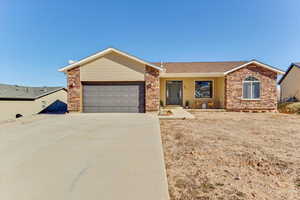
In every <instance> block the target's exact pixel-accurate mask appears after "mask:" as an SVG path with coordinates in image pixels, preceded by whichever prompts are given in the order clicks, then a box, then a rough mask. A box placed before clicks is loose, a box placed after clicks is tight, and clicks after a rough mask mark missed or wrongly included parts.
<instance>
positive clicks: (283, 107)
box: [278, 102, 300, 114]
mask: <svg viewBox="0 0 300 200" xmlns="http://www.w3.org/2000/svg"><path fill="white" fill-rule="evenodd" d="M278 111H279V112H281V113H290V114H292V113H297V114H300V102H285V103H279V104H278Z"/></svg>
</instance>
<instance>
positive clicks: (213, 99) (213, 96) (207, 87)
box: [160, 76, 225, 109]
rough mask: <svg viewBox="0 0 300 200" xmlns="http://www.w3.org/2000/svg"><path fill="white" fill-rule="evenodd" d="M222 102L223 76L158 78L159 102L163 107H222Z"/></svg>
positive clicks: (223, 99)
mask: <svg viewBox="0 0 300 200" xmlns="http://www.w3.org/2000/svg"><path fill="white" fill-rule="evenodd" d="M224 102H225V78H224V76H218V77H161V78H160V104H161V106H163V107H173V106H175V107H176V106H182V107H185V108H192V109H223V108H225V103H224Z"/></svg>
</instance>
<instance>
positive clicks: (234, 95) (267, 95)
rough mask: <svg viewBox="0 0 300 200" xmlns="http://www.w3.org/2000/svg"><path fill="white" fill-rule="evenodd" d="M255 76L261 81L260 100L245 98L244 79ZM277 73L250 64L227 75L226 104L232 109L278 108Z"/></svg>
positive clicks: (273, 109) (271, 109)
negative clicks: (243, 97)
mask: <svg viewBox="0 0 300 200" xmlns="http://www.w3.org/2000/svg"><path fill="white" fill-rule="evenodd" d="M248 76H253V77H255V78H257V79H258V80H259V81H260V100H243V99H242V96H243V94H242V92H243V89H242V88H243V80H244V79H245V78H247V77H248ZM276 80H277V73H276V72H273V71H271V70H268V69H266V68H263V67H260V66H256V65H253V64H252V65H249V66H247V67H244V68H241V69H239V70H236V71H234V72H232V73H230V74H228V75H227V76H226V77H225V106H226V109H227V110H231V111H247V110H258V111H259V110H264V111H276V110H277V92H276V90H277V89H276Z"/></svg>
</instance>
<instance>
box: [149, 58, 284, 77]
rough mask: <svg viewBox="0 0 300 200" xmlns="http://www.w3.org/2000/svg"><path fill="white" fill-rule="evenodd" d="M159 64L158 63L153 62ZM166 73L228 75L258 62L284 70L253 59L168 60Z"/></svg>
mask: <svg viewBox="0 0 300 200" xmlns="http://www.w3.org/2000/svg"><path fill="white" fill-rule="evenodd" d="M153 64H155V65H158V63H153ZM162 64H163V68H164V69H165V71H164V72H165V73H166V74H169V73H170V74H176V73H180V74H187V73H197V74H201V73H202V74H207V75H209V74H212V75H217V74H219V75H226V74H229V73H231V72H233V71H236V70H238V69H240V68H243V67H245V66H247V65H250V64H256V65H259V66H261V67H264V68H267V69H269V70H271V71H274V72H276V73H279V74H283V73H284V72H283V71H282V70H280V69H277V68H275V67H272V66H269V65H266V64H264V63H262V62H259V61H256V60H251V61H233V62H166V63H162Z"/></svg>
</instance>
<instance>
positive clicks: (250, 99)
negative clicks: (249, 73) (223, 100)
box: [241, 77, 261, 101]
mask: <svg viewBox="0 0 300 200" xmlns="http://www.w3.org/2000/svg"><path fill="white" fill-rule="evenodd" d="M246 78H248V77H246ZM254 78H255V77H254ZM244 83H251V84H250V87H251V93H250V96H251V97H253V90H252V87H253V83H259V98H244ZM260 97H261V84H260V81H259V80H258V81H243V83H242V98H241V99H242V100H247V101H255V100H256V101H257V100H261V98H260Z"/></svg>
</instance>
